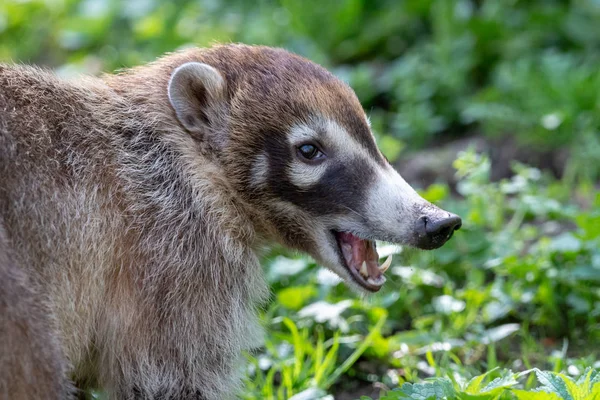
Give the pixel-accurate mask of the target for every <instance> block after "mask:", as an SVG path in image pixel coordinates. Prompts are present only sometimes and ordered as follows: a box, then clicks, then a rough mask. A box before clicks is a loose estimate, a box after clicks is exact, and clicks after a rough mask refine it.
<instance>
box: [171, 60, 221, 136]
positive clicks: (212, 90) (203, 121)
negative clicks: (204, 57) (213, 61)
mask: <svg viewBox="0 0 600 400" xmlns="http://www.w3.org/2000/svg"><path fill="white" fill-rule="evenodd" d="M168 94H169V101H170V102H171V105H172V106H173V108H174V109H175V113H176V114H177V118H178V119H179V121H180V122H181V124H182V125H183V126H184V127H185V128H187V129H188V130H189V131H191V132H202V131H204V129H203V128H205V127H207V126H209V125H210V124H211V122H213V121H211V117H215V116H216V114H217V113H216V112H213V111H216V110H215V108H217V107H218V106H219V103H220V102H221V101H222V100H223V97H224V94H225V80H224V79H223V77H222V76H221V74H220V73H219V71H217V70H216V69H214V68H213V67H211V66H210V65H207V64H203V63H199V62H189V63H186V64H183V65H181V66H180V67H178V68H177V69H175V71H173V74H172V75H171V79H170V80H169V93H168Z"/></svg>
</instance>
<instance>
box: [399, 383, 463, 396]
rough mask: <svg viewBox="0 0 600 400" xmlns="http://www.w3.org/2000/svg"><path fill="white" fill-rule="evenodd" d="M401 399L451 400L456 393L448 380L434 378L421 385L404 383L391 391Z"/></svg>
mask: <svg viewBox="0 0 600 400" xmlns="http://www.w3.org/2000/svg"><path fill="white" fill-rule="evenodd" d="M393 392H394V393H397V394H399V395H401V398H402V397H408V398H410V399H414V400H429V399H452V398H456V396H457V393H456V390H454V387H453V386H452V382H451V381H450V379H448V378H436V379H434V380H431V381H428V382H422V383H405V384H404V385H402V386H401V387H400V388H399V389H396V390H394V391H393Z"/></svg>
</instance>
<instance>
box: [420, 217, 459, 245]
mask: <svg viewBox="0 0 600 400" xmlns="http://www.w3.org/2000/svg"><path fill="white" fill-rule="evenodd" d="M461 225H462V221H461V219H460V217H459V216H458V215H454V214H450V213H448V214H447V216H446V217H442V218H439V217H437V216H436V217H430V216H425V215H424V216H422V217H420V218H419V219H418V220H417V232H419V243H418V246H419V247H421V248H423V249H436V248H438V247H440V246H441V245H443V244H444V243H446V242H447V241H448V239H450V238H451V237H452V234H453V233H454V231H457V230H459V229H460V227H461Z"/></svg>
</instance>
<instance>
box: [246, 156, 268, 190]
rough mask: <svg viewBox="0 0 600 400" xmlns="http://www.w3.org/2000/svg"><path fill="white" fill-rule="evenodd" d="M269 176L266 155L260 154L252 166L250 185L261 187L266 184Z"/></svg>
mask: <svg viewBox="0 0 600 400" xmlns="http://www.w3.org/2000/svg"><path fill="white" fill-rule="evenodd" d="M268 176H269V160H268V159H267V155H266V154H261V155H259V156H258V157H256V160H254V164H252V173H251V182H250V183H251V185H252V186H253V187H261V186H263V185H264V184H265V183H267V177H268Z"/></svg>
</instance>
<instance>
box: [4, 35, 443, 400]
mask: <svg viewBox="0 0 600 400" xmlns="http://www.w3.org/2000/svg"><path fill="white" fill-rule="evenodd" d="M187 63H192V64H187ZM182 65H188V66H189V65H191V72H189V73H188V72H186V70H185V68H182V71H183V73H181V74H180V75H179V76H183V78H181V79H179V78H178V75H177V74H176V72H177V69H178V67H180V66H182ZM206 65H208V66H210V67H206ZM198 66H200V67H198ZM211 67H212V68H211ZM202 68H204V69H202ZM213 69H214V70H216V71H218V74H216V75H215V74H214V73H213ZM174 71H175V72H174ZM184 73H185V74H184ZM203 74H204V75H203ZM206 74H208V75H206ZM211 74H212V75H211ZM206 76H208V78H207V77H206ZM196 77H198V79H199V82H200V84H199V86H198V87H194V91H190V90H188V89H187V88H188V87H189V86H190V85H192V86H193V85H194V82H196V81H195V79H196ZM221 78H222V79H221ZM178 79H179V80H178ZM180 81H181V82H183V83H186V84H188V83H189V85H184V84H183V83H181V82H180ZM167 89H168V90H167ZM190 97H194V99H193V100H189V98H190ZM188 100H189V101H188ZM196 106H197V108H194V107H196ZM189 110H192V111H193V112H194V113H195V114H193V115H191V116H190V115H188V114H186V112H191V111H189ZM194 115H195V116H196V117H197V118H196V117H194ZM314 118H317V119H323V120H326V121H335V124H336V129H338V128H339V129H344V131H345V132H349V133H348V134H349V135H351V136H352V138H353V139H352V140H354V142H356V143H358V144H360V145H361V146H363V147H361V149H360V153H361V154H363V155H364V157H368V158H369V159H370V160H371V161H368V162H367V161H361V162H359V161H357V164H356V166H355V167H356V171H355V172H351V173H350V175H348V176H349V178H346V181H347V182H350V183H349V184H348V185H345V187H343V188H342V189H339V188H338V189H336V187H337V186H336V182H323V185H324V186H323V189H324V188H326V187H328V188H329V190H330V191H333V192H334V193H332V194H331V196H334V197H331V198H330V197H328V196H329V195H328V194H327V193H326V190H323V189H321V188H319V187H318V186H319V184H320V183H319V182H322V181H323V179H324V177H326V176H329V175H328V173H325V172H323V171H321V172H319V176H318V178H319V179H318V182H317V180H315V181H314V182H307V181H306V179H308V178H307V176H310V175H311V173H312V172H311V171H312V170H310V171H305V172H306V173H302V174H298V173H297V174H295V175H293V174H292V175H293V176H289V175H290V174H291V173H290V172H289V168H288V167H289V166H286V161H285V160H286V158H285V157H292V156H294V155H293V154H292V155H290V154H287V153H286V150H282V149H284V148H285V146H284V147H278V146H280V145H281V143H282V142H285V141H286V140H287V137H288V136H289V131H290V129H291V130H292V131H293V132H297V131H298V123H299V121H300V122H302V121H305V122H306V123H308V122H309V121H310V120H311V119H314ZM328 123H329V124H331V122H328ZM340 127H341V128H340ZM294 129H296V130H295V131H294ZM369 141H371V142H372V143H371V142H369ZM357 147H358V145H357ZM357 154H358V153H357ZM357 157H358V156H357ZM361 157H362V156H361ZM357 160H358V158H357ZM373 160H374V161H373ZM309 164H310V163H308V164H307V165H309ZM373 165H379V166H381V168H386V171H387V168H389V165H387V162H386V161H385V159H384V158H383V157H382V156H381V154H380V153H379V151H378V150H377V148H376V147H375V145H374V142H373V141H372V136H371V135H370V132H369V128H368V124H367V122H366V118H365V117H364V113H363V112H362V110H361V108H360V104H359V103H358V101H357V100H356V98H355V96H354V95H353V93H352V91H351V90H350V89H349V88H348V87H347V86H346V85H344V84H342V83H341V82H339V81H338V80H337V79H335V78H334V77H333V76H332V75H330V74H329V73H327V72H326V71H325V70H323V69H322V68H320V67H318V66H316V65H314V64H312V63H310V62H308V61H306V60H304V59H302V58H299V57H297V56H294V55H291V54H289V53H287V52H285V51H282V50H275V49H269V48H263V47H247V46H236V45H230V46H221V47H215V48H213V49H208V50H200V49H193V50H188V51H185V52H182V53H177V54H172V55H170V56H168V57H166V58H164V59H162V60H160V61H158V62H156V63H154V64H151V65H149V66H147V67H141V68H139V69H134V70H132V71H130V72H126V73H124V74H121V75H115V76H106V77H104V78H103V79H96V78H86V79H83V80H78V81H71V82H67V81H64V80H59V79H58V78H56V77H55V76H54V75H52V74H51V73H49V72H45V71H42V70H39V69H36V68H32V67H19V66H6V65H0V398H2V399H4V398H11V399H15V398H38V396H37V395H38V394H40V393H43V395H42V396H41V397H39V398H42V397H43V398H51V397H53V396H54V397H55V398H65V397H66V396H68V393H73V392H72V390H73V387H71V386H70V385H69V384H68V383H67V382H68V381H69V380H72V381H74V382H76V383H77V384H78V386H101V387H104V388H105V389H106V390H108V392H109V394H110V395H111V398H119V399H120V398H128V399H129V398H144V399H145V398H155V399H168V398H173V399H200V398H206V399H221V398H227V397H230V396H232V395H233V394H234V393H235V391H236V390H237V389H238V384H239V373H240V372H241V369H242V363H240V362H239V361H240V357H241V354H242V351H243V350H244V349H250V348H252V347H253V346H255V345H256V344H258V343H260V338H261V336H260V335H261V329H260V326H259V324H258V322H257V319H256V316H255V314H256V312H255V311H256V307H258V306H260V305H261V304H262V303H264V301H265V300H266V298H267V293H268V291H267V286H266V284H265V282H264V279H263V277H262V271H261V267H260V265H259V262H258V259H257V255H256V250H257V249H258V248H259V247H260V246H262V245H263V244H264V243H265V242H268V241H278V242H280V243H282V244H284V245H287V246H289V247H291V248H295V249H299V250H303V251H306V252H309V253H310V254H313V255H314V256H315V258H317V259H318V260H320V261H321V262H322V263H323V264H325V265H327V266H329V267H331V265H330V264H331V263H332V262H331V261H329V259H328V258H327V257H329V256H328V255H323V254H325V250H323V251H321V250H318V249H317V248H319V246H321V245H320V244H319V243H318V241H319V240H320V237H318V235H317V234H316V233H314V232H313V231H317V230H318V231H319V232H320V231H321V229H320V228H319V229H317V228H314V226H310V224H308V222H310V220H307V218H312V219H313V220H314V221H315V222H314V223H315V224H325V223H326V222H323V221H330V220H332V218H333V217H332V216H331V215H329V214H332V215H333V214H335V215H338V214H339V215H341V214H343V213H344V210H345V209H346V208H348V209H352V210H358V209H359V208H360V207H359V204H358V203H359V202H360V200H359V201H355V202H353V200H352V198H353V197H356V198H363V199H364V198H365V196H366V194H365V190H366V187H368V185H362V184H361V179H367V180H368V179H369V178H368V174H369V173H372V171H373V168H379V167H374V166H373ZM298 168H305V167H304V166H303V165H302V166H299V167H298ZM347 170H349V169H347ZM300 171H302V170H300ZM361 171H363V172H361ZM364 171H367V172H364ZM368 171H370V172H368ZM337 174H338V175H340V174H341V175H343V174H344V171H337ZM363 175H365V176H364V177H363ZM390 176H391V175H390ZM362 186H365V187H362ZM382 193H383V192H382ZM340 196H341V197H340ZM341 198H344V199H345V198H347V199H348V201H349V203H347V204H346V203H344V204H342V203H343V201H341V200H336V199H341ZM415 198H416V197H415ZM401 202H402V201H400V203H401ZM338 203H340V204H338ZM401 206H402V207H405V208H407V209H409V210H414V213H415V214H418V215H420V214H419V211H418V210H420V209H426V210H437V209H434V208H433V206H430V205H428V204H427V203H425V202H424V201H421V200H419V201H418V204H417V203H415V204H412V203H411V204H406V205H401ZM419 207H420V208H419ZM367 211H368V210H367ZM367 211H365V212H367ZM437 211H439V210H437ZM437 211H436V212H437ZM328 213H329V214H328ZM418 215H417V216H418ZM336 218H337V217H336ZM340 218H341V217H340ZM344 218H345V217H344ZM348 218H349V217H348ZM364 219H365V218H363V219H361V221H362V220H364ZM366 219H369V218H366ZM380 219H381V218H379V219H378V218H375V217H373V218H371V220H373V221H375V222H377V224H379V225H381V224H380V222H381V221H380ZM336 221H337V220H336ZM327 223H329V222H327ZM341 223H342V222H340V224H341ZM344 223H345V222H344ZM352 223H353V224H354V225H353V226H357V225H356V224H358V222H356V221H354V222H352ZM361 223H362V222H361ZM307 224H308V226H307ZM336 224H337V222H336ZM319 226H320V225H319ZM334 228H335V229H340V228H339V227H338V226H337V225H335V226H334ZM328 229H333V228H331V227H329V226H328ZM377 229H379V228H377V227H375V228H372V231H373V232H374V233H372V234H365V236H369V238H375V237H377V238H380V239H384V240H391V241H403V242H406V243H411V242H412V239H411V238H410V237H407V235H406V232H407V231H408V230H410V228H405V229H404V230H403V231H402V232H400V233H398V236H394V234H393V232H383V231H382V232H379V231H377ZM348 230H350V229H348ZM351 230H352V231H353V232H355V233H357V234H360V233H361V232H360V229H359V228H354V227H352V228H351ZM381 230H383V228H381ZM402 235H404V236H402ZM356 240H359V239H356ZM444 241H445V239H444ZM437 245H438V244H437V242H436V244H435V245H431V246H430V247H436V246H437ZM348 246H349V245H348V244H346V247H347V248H350V247H348ZM357 246H358V245H357ZM424 247H427V246H424ZM357 248H358V247H357ZM361 249H363V248H362V247H361ZM327 251H330V250H327ZM327 254H329V253H327ZM332 268H333V269H334V270H335V266H334V267H332ZM337 272H338V273H340V272H339V271H337ZM340 274H341V275H342V276H344V272H341V273H340ZM364 276H365V277H366V276H367V275H364ZM369 276H374V275H372V274H371V275H369ZM344 277H346V278H348V274H347V276H344ZM371 282H374V280H371ZM365 285H367V288H370V287H369V286H368V284H367V283H365ZM371 289H372V288H371ZM376 289H377V288H376ZM376 289H373V290H376Z"/></svg>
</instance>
